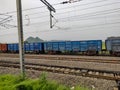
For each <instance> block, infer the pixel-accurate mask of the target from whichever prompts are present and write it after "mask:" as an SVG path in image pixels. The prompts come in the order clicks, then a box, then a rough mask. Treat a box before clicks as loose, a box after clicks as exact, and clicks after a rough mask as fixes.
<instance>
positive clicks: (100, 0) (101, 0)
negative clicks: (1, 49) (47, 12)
mask: <svg viewBox="0 0 120 90" xmlns="http://www.w3.org/2000/svg"><path fill="white" fill-rule="evenodd" d="M104 1H109V0H99V1H96V2H91V3H86V4H81V5H80V6H84V5H89V4H93V3H98V2H104ZM52 5H53V6H54V5H61V4H60V3H56V4H52ZM43 7H46V6H40V7H33V8H28V9H23V10H22V11H28V10H35V9H40V8H43ZM66 8H70V7H66ZM66 8H59V9H66ZM59 9H56V10H59ZM16 12H17V11H11V12H6V13H3V14H11V13H16Z"/></svg>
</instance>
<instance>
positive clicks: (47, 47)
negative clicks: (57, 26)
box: [44, 42, 53, 53]
mask: <svg viewBox="0 0 120 90" xmlns="http://www.w3.org/2000/svg"><path fill="white" fill-rule="evenodd" d="M44 51H45V53H50V52H52V51H53V44H52V42H44Z"/></svg>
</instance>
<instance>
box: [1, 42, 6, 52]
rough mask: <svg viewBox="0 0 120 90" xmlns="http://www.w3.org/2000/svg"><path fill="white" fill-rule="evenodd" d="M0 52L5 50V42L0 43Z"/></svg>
mask: <svg viewBox="0 0 120 90" xmlns="http://www.w3.org/2000/svg"><path fill="white" fill-rule="evenodd" d="M0 52H3V53H5V52H7V44H0Z"/></svg>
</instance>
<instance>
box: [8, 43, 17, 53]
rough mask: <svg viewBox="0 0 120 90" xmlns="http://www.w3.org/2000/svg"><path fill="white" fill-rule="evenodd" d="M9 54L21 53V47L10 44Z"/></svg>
mask: <svg viewBox="0 0 120 90" xmlns="http://www.w3.org/2000/svg"><path fill="white" fill-rule="evenodd" d="M8 52H12V53H18V52H19V45H18V44H17V43H14V44H8Z"/></svg>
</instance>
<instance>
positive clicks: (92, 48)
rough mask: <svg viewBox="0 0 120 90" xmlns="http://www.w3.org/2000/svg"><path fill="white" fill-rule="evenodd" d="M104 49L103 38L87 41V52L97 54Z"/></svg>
mask: <svg viewBox="0 0 120 90" xmlns="http://www.w3.org/2000/svg"><path fill="white" fill-rule="evenodd" d="M101 50H102V40H89V41H87V54H88V55H96V54H98V52H99V51H101Z"/></svg>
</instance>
